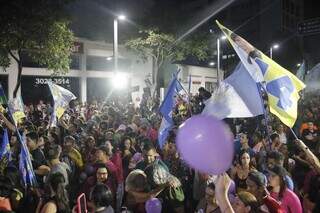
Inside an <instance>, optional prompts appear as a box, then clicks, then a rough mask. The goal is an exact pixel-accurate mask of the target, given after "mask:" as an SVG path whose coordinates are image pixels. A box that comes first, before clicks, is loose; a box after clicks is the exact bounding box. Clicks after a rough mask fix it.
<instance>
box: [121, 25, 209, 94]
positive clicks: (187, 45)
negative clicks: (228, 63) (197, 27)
mask: <svg viewBox="0 0 320 213" xmlns="http://www.w3.org/2000/svg"><path fill="white" fill-rule="evenodd" d="M207 41H208V40H207V39H206V38H205V37H204V36H194V37H192V38H190V39H188V40H186V41H182V42H176V38H175V36H173V35H171V34H167V33H162V32H159V31H155V30H146V31H141V32H140V36H139V37H137V38H135V39H132V40H129V41H127V42H126V44H125V45H126V47H127V48H128V49H129V50H132V51H134V52H136V53H137V54H138V55H139V57H140V58H141V59H142V60H143V61H146V60H147V59H148V58H149V57H151V58H152V59H153V75H154V83H155V90H156V92H158V90H159V76H160V75H159V70H160V69H161V67H162V66H163V64H164V62H169V63H174V62H178V61H182V60H184V59H186V57H187V56H194V57H196V58H197V59H198V60H205V59H207V57H208V42H207Z"/></svg>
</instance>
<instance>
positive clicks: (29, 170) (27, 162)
mask: <svg viewBox="0 0 320 213" xmlns="http://www.w3.org/2000/svg"><path fill="white" fill-rule="evenodd" d="M18 137H19V140H20V142H21V149H20V154H19V171H20V173H21V176H22V180H23V183H24V187H25V188H26V187H27V186H28V185H29V186H37V185H38V183H37V180H36V176H35V174H34V171H33V167H32V163H31V158H30V153H29V150H28V148H27V145H26V139H25V137H21V135H20V133H18Z"/></svg>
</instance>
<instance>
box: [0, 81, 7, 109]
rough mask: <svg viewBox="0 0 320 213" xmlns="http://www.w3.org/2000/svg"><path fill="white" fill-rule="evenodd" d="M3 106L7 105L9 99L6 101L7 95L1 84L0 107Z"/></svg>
mask: <svg viewBox="0 0 320 213" xmlns="http://www.w3.org/2000/svg"><path fill="white" fill-rule="evenodd" d="M2 104H7V99H6V95H5V93H4V90H3V87H2V85H1V84H0V105H2Z"/></svg>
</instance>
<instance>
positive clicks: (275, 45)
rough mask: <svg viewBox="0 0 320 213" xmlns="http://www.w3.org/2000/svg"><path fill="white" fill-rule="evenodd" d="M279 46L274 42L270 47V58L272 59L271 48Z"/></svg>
mask: <svg viewBox="0 0 320 213" xmlns="http://www.w3.org/2000/svg"><path fill="white" fill-rule="evenodd" d="M278 48H279V44H274V45H272V46H271V47H270V58H271V59H272V51H273V49H278Z"/></svg>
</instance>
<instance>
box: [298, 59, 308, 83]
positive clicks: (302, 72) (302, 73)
mask: <svg viewBox="0 0 320 213" xmlns="http://www.w3.org/2000/svg"><path fill="white" fill-rule="evenodd" d="M305 75H306V64H305V63H304V61H303V63H302V64H301V65H300V67H299V69H298V70H297V73H296V76H297V77H298V78H299V79H300V80H301V81H304V77H305Z"/></svg>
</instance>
